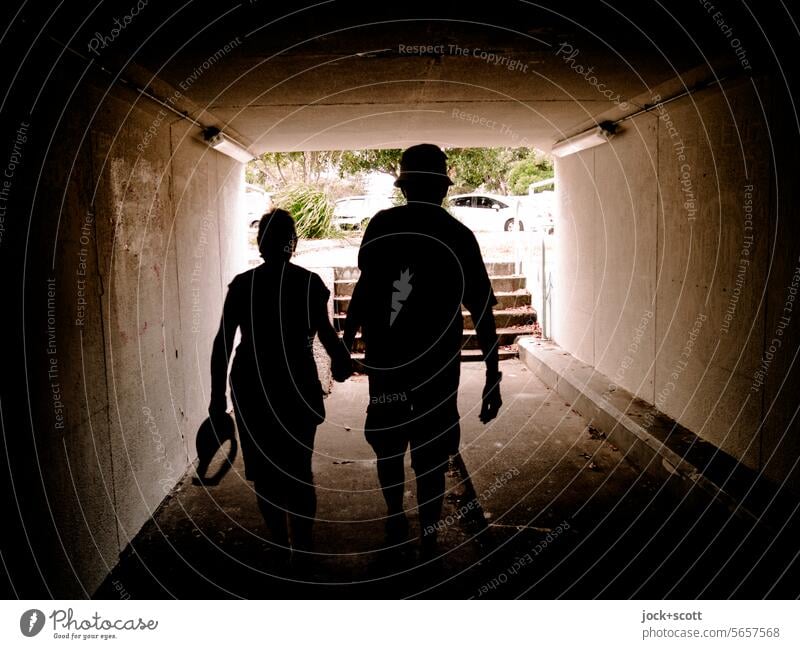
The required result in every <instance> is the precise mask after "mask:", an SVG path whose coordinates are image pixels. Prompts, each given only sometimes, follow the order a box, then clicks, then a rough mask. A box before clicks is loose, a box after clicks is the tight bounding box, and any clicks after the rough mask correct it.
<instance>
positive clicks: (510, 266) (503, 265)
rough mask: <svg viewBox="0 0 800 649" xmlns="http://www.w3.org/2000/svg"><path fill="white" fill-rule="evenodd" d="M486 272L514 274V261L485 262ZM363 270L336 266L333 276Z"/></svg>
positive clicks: (353, 274)
mask: <svg viewBox="0 0 800 649" xmlns="http://www.w3.org/2000/svg"><path fill="white" fill-rule="evenodd" d="M485 266H486V272H488V273H489V276H490V277H491V276H493V275H513V274H514V270H515V268H514V262H511V261H487V262H485ZM360 275H361V271H360V270H359V269H358V267H357V266H336V267H335V268H334V269H333V278H334V279H335V280H349V279H358V278H359V276H360Z"/></svg>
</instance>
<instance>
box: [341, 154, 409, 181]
mask: <svg viewBox="0 0 800 649" xmlns="http://www.w3.org/2000/svg"><path fill="white" fill-rule="evenodd" d="M402 153H403V151H402V150H401V149H361V150H358V151H343V152H342V155H341V158H340V159H339V176H340V177H342V178H343V177H345V176H347V175H358V174H364V173H370V172H374V171H379V172H383V173H385V174H389V175H390V176H393V177H395V178H397V174H398V173H399V171H400V155H401V154H402Z"/></svg>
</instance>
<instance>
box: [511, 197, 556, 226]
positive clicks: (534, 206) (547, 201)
mask: <svg viewBox="0 0 800 649" xmlns="http://www.w3.org/2000/svg"><path fill="white" fill-rule="evenodd" d="M519 203H520V208H519V211H520V216H521V217H522V218H523V219H524V221H525V223H526V224H530V230H532V231H538V232H542V233H544V234H553V232H554V230H555V222H554V219H553V213H554V212H555V192H553V191H543V192H536V193H535V194H529V195H528V196H520V198H519Z"/></svg>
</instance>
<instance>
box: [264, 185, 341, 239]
mask: <svg viewBox="0 0 800 649" xmlns="http://www.w3.org/2000/svg"><path fill="white" fill-rule="evenodd" d="M273 202H274V204H275V206H276V207H280V208H282V209H284V210H286V211H287V212H289V214H291V215H292V218H294V221H295V227H296V228H297V236H298V237H300V238H301V239H324V238H326V237H330V236H331V235H332V233H333V232H332V231H333V228H332V226H331V219H332V218H333V204H332V203H331V201H330V200H329V199H328V196H327V195H326V194H325V192H324V191H323V190H321V189H319V188H318V187H315V186H314V185H305V184H302V183H295V184H290V185H286V186H285V187H284V188H282V189H281V190H280V191H278V192H277V193H276V194H275V195H274V196H273Z"/></svg>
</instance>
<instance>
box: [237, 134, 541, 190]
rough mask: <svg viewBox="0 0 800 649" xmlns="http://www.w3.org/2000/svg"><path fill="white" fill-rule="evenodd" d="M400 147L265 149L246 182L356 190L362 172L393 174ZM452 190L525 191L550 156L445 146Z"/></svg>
mask: <svg viewBox="0 0 800 649" xmlns="http://www.w3.org/2000/svg"><path fill="white" fill-rule="evenodd" d="M401 153H402V151H401V150H400V149H364V150H357V151H295V152H288V153H265V154H263V155H261V156H260V157H259V158H257V159H256V160H254V161H253V162H251V163H250V164H249V165H248V166H247V171H246V174H247V176H246V177H247V181H248V182H251V183H255V184H257V185H261V186H263V187H265V188H267V189H268V190H272V191H278V192H281V193H283V192H284V191H285V190H284V188H286V187H289V186H296V185H314V186H317V187H320V188H321V189H322V191H324V192H325V193H326V194H327V195H328V196H329V197H330V198H331V199H336V198H340V197H342V196H346V195H353V194H361V193H363V191H364V190H363V188H364V177H365V176H366V175H367V174H369V173H372V172H383V173H387V174H389V175H391V176H393V177H395V178H396V177H397V174H398V172H399V167H400V155H401ZM445 153H447V156H448V172H449V174H450V176H451V178H452V179H453V182H454V187H453V189H452V193H466V192H471V191H475V190H482V191H488V192H498V193H501V194H517V195H519V194H527V193H528V186H529V185H530V183H532V182H535V181H537V180H544V179H546V178H552V176H553V164H552V161H551V159H550V158H549V157H548V156H546V155H545V154H543V153H541V152H539V151H537V150H536V149H529V148H522V147H518V148H499V147H497V148H448V149H445Z"/></svg>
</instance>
